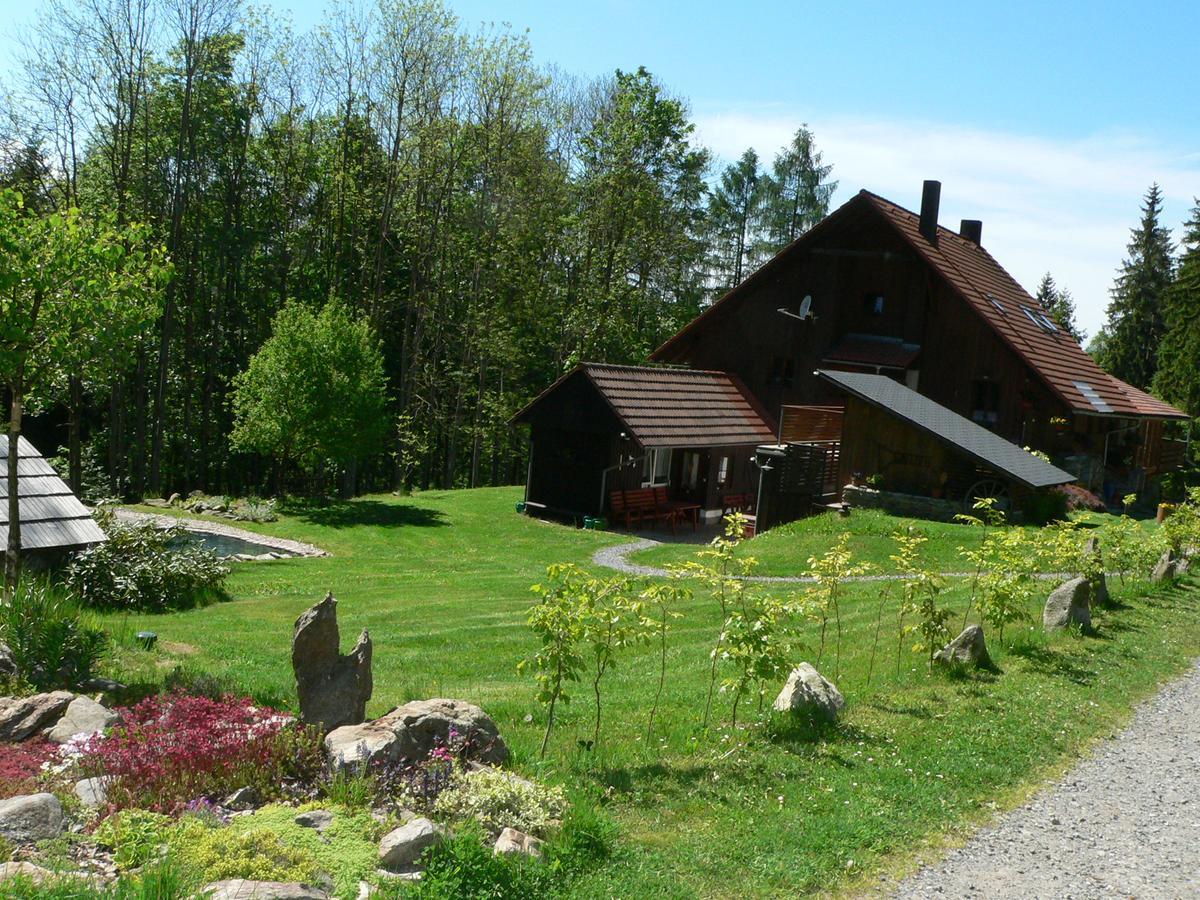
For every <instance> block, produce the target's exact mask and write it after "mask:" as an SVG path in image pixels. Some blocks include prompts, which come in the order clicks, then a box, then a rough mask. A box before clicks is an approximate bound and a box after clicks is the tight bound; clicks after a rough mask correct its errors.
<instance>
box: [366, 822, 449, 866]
mask: <svg viewBox="0 0 1200 900" xmlns="http://www.w3.org/2000/svg"><path fill="white" fill-rule="evenodd" d="M444 835H445V829H443V828H442V826H440V825H435V824H434V823H433V822H430V821H429V820H428V819H426V818H424V817H419V818H416V819H413V820H412V821H410V822H407V823H405V824H404V825H401V826H400V827H399V828H397V829H396V830H395V831H390V832H388V833H387V834H386V835H384V837H383V840H382V841H380V842H379V864H380V865H381V866H383V867H384V868H385V869H392V870H396V869H407V868H410V867H412V866H415V865H416V864H417V861H418V860H419V859H420V858H421V854H422V853H424V852H425V851H426V850H427V849H428V848H430V847H432V846H433V845H434V844H436V843H438V842H439V841H441V839H442V837H443V836H444Z"/></svg>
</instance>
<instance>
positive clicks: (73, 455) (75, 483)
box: [67, 375, 83, 494]
mask: <svg viewBox="0 0 1200 900" xmlns="http://www.w3.org/2000/svg"><path fill="white" fill-rule="evenodd" d="M67 388H68V391H69V402H68V404H67V480H68V481H70V483H71V490H73V491H74V492H75V493H76V494H79V492H80V490H82V487H83V454H82V452H81V448H80V443H81V441H80V437H79V432H80V427H79V419H80V417H81V416H82V415H83V383H82V382H81V381H80V379H79V376H77V375H72V376H71V377H70V378H69V379H68V383H67Z"/></svg>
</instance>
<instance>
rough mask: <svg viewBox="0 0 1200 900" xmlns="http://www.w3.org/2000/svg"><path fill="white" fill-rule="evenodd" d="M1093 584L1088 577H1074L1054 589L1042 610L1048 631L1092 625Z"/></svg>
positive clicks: (1089, 626) (1043, 623)
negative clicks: (1072, 626)
mask: <svg viewBox="0 0 1200 900" xmlns="http://www.w3.org/2000/svg"><path fill="white" fill-rule="evenodd" d="M1091 602H1092V586H1091V585H1090V584H1088V580H1087V579H1086V578H1072V579H1071V580H1070V581H1067V582H1064V583H1063V584H1061V585H1059V586H1058V587H1057V588H1055V589H1054V591H1053V593H1051V594H1050V596H1049V598H1048V599H1047V600H1046V606H1045V608H1044V609H1043V610H1042V625H1044V626H1045V627H1046V629H1047V630H1048V631H1054V630H1057V629H1059V628H1066V627H1068V626H1070V625H1078V626H1080V627H1082V628H1091V627H1092V609H1091Z"/></svg>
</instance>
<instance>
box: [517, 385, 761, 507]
mask: <svg viewBox="0 0 1200 900" xmlns="http://www.w3.org/2000/svg"><path fill="white" fill-rule="evenodd" d="M513 421H514V422H516V423H520V424H525V425H528V426H529V427H530V441H531V444H530V453H529V478H528V482H527V484H526V490H525V497H526V502H527V503H528V504H530V505H531V507H532V508H533V509H537V510H542V509H544V510H546V511H547V512H550V513H553V514H556V515H562V516H568V517H581V516H585V515H593V516H599V515H602V514H603V513H604V512H605V511H606V510H607V509H608V508H609V507H610V505H611V502H612V496H613V492H614V491H640V490H644V489H649V488H655V487H658V488H663V489H667V490H668V491H669V494H670V499H671V500H673V501H676V502H684V501H686V502H689V503H694V504H698V505H699V507H700V510H701V512H702V514H703V515H704V516H705V517H706V518H709V519H711V518H715V517H719V516H720V514H721V511H722V509H723V508H724V503H725V500H727V499H728V498H729V497H731V496H733V495H745V494H747V493H750V492H753V491H754V490H755V489H756V488H757V470H755V469H754V466H753V462H752V461H753V458H754V450H755V447H757V446H758V445H760V444H763V443H765V442H769V441H772V440H774V439H775V428H774V424H773V422H772V421H771V419H770V416H769V415H768V414H767V412H766V410H765V409H763V408H762V406H760V405H759V403H758V401H757V400H755V398H754V397H753V395H752V394H750V392H749V391H747V390H746V388H745V386H744V385H742V384H741V382H740V381H739V380H738V378H737V376H734V375H730V374H728V373H725V372H705V371H697V370H693V369H668V368H649V367H638V366H610V365H600V364H593V363H585V364H583V365H580V366H577V367H576V368H575V369H573V370H572V371H570V372H568V373H567V374H566V375H564V376H563V377H562V378H560V379H559V380H558V381H556V382H555V383H554V384H553V385H551V386H550V387H549V388H547V389H546V390H545V391H544V392H543V393H542V394H541V395H540V396H538V397H537V398H536V399H535V400H533V402H531V403H530V404H529V405H528V406H526V407H525V408H524V409H523V410H521V411H520V412H519V413H517V415H516V416H515V417H514V419H513Z"/></svg>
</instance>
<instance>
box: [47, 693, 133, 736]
mask: <svg viewBox="0 0 1200 900" xmlns="http://www.w3.org/2000/svg"><path fill="white" fill-rule="evenodd" d="M120 718H121V717H120V716H119V715H117V714H116V713H115V712H113V711H112V710H111V709H108V708H107V707H104V706H101V705H100V704H99V703H97V702H96V701H95V700H93V699H92V698H91V697H76V698H75V699H74V700H72V701H71V702H70V703H69V704H68V705H67V711H66V712H65V713H63V717H62V718H61V719H59V720H58V724H57V725H55V726H54V727H53V728H51V729H50V730H49V731H48V732H46V737H47V738H48V739H49V740H51V741H53V742H54V743H56V744H65V743H66V742H67V741H69V740H71V738H75V737H80V736H82V737H91V736H92V735H93V734H99V733H100V732H102V731H104V730H105V729H106V728H111V727H112V726H113V725H116V724H117V721H118V720H119V719H120Z"/></svg>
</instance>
